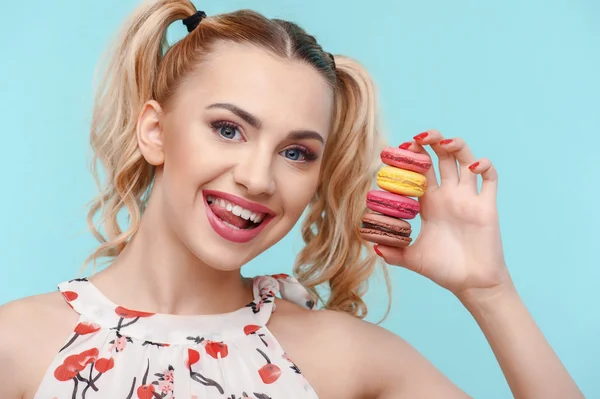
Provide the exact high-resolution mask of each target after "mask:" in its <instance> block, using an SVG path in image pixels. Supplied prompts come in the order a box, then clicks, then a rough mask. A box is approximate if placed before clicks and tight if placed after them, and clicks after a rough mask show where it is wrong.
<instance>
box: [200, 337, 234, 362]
mask: <svg viewBox="0 0 600 399" xmlns="http://www.w3.org/2000/svg"><path fill="white" fill-rule="evenodd" d="M204 349H206V353H208V354H209V355H210V356H212V357H214V358H215V359H217V358H218V357H219V354H220V355H221V359H222V358H224V357H227V355H228V354H229V349H228V348H227V344H224V343H223V342H215V341H208V340H207V341H206V344H204Z"/></svg>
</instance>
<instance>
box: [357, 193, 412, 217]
mask: <svg viewBox="0 0 600 399" xmlns="http://www.w3.org/2000/svg"><path fill="white" fill-rule="evenodd" d="M367 208H369V209H370V210H372V211H375V212H379V213H381V214H384V215H387V216H392V217H396V218H400V219H414V218H415V216H417V214H418V213H419V211H420V205H419V201H416V200H414V199H412V198H408V197H405V196H403V195H398V194H394V193H390V192H387V191H383V190H371V191H369V192H368V193H367Z"/></svg>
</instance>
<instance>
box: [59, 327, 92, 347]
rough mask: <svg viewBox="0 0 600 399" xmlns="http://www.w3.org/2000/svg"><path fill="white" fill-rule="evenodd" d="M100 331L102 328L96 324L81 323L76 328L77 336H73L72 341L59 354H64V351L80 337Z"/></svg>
mask: <svg viewBox="0 0 600 399" xmlns="http://www.w3.org/2000/svg"><path fill="white" fill-rule="evenodd" d="M98 330H100V326H99V325H97V324H94V323H86V322H81V323H79V324H77V325H76V326H75V330H74V332H75V334H73V336H72V337H71V339H70V340H69V342H67V343H66V344H65V346H63V347H62V348H61V349H60V351H59V352H62V351H63V350H65V349H66V348H67V347H69V346H70V345H71V344H72V343H73V342H75V340H76V339H77V338H78V337H79V336H80V335H87V334H93V333H95V332H96V331H98Z"/></svg>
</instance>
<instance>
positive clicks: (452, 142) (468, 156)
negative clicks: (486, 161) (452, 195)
mask: <svg viewBox="0 0 600 399" xmlns="http://www.w3.org/2000/svg"><path fill="white" fill-rule="evenodd" d="M440 145H441V146H443V147H444V148H445V149H446V151H447V152H449V153H451V154H454V157H455V158H456V160H457V161H458V165H459V168H460V176H459V183H458V184H459V185H461V186H465V187H467V188H469V189H470V190H472V191H473V192H475V193H476V192H477V175H474V174H473V173H470V172H469V165H471V164H472V163H473V162H475V160H476V158H475V155H473V152H471V149H470V148H469V146H468V145H467V144H466V143H465V141H464V140H463V139H461V138H460V137H455V138H452V139H447V140H442V141H440Z"/></svg>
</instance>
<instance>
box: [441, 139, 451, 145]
mask: <svg viewBox="0 0 600 399" xmlns="http://www.w3.org/2000/svg"><path fill="white" fill-rule="evenodd" d="M452 141H453V140H452V139H445V140H442V141H440V144H450V143H452Z"/></svg>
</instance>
